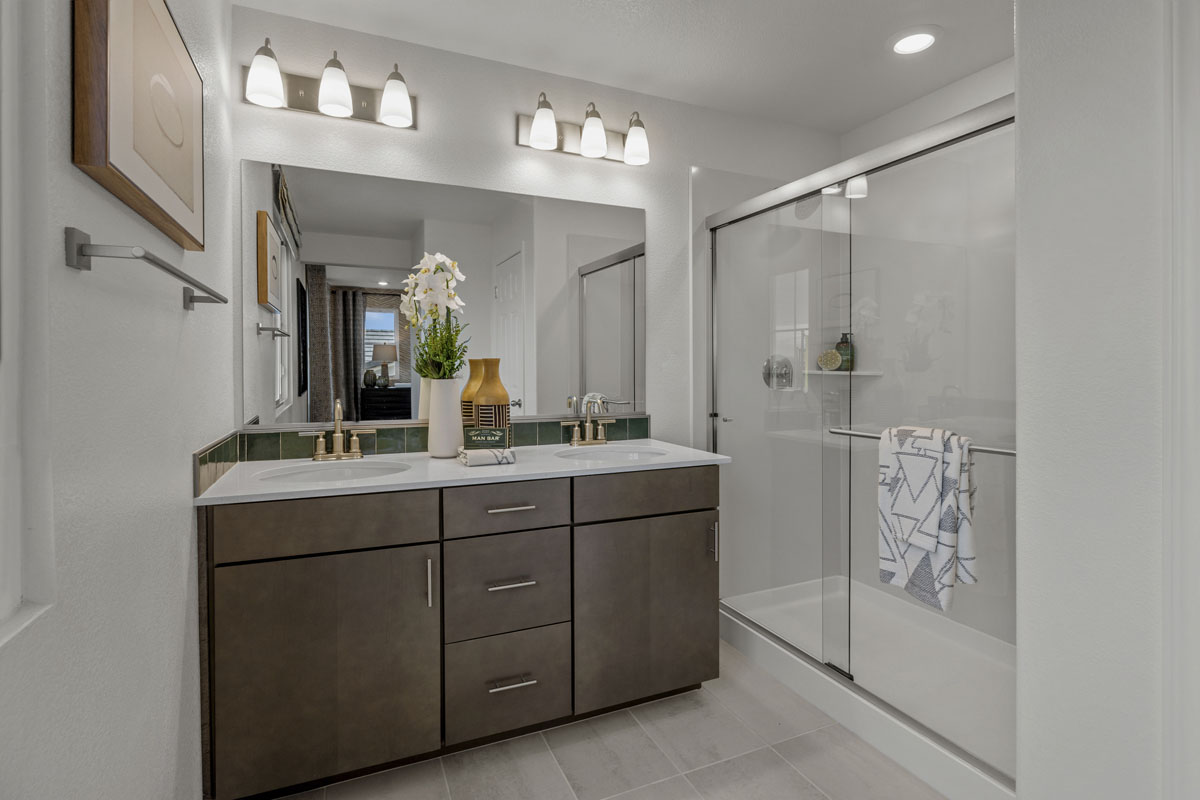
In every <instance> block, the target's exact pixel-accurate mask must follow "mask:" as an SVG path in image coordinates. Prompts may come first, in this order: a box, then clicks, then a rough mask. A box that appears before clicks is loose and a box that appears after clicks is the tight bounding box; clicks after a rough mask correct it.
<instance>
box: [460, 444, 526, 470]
mask: <svg viewBox="0 0 1200 800" xmlns="http://www.w3.org/2000/svg"><path fill="white" fill-rule="evenodd" d="M458 460H459V461H460V462H462V463H463V464H466V465H467V466H468V467H486V466H489V465H491V466H495V465H496V464H515V463H517V454H516V453H514V452H513V451H512V449H511V448H507V449H504V450H467V449H466V448H465V447H460V448H458Z"/></svg>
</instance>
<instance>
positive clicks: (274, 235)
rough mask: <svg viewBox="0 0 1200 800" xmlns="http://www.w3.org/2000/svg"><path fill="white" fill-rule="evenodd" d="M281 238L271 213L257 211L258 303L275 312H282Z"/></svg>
mask: <svg viewBox="0 0 1200 800" xmlns="http://www.w3.org/2000/svg"><path fill="white" fill-rule="evenodd" d="M282 250H283V240H282V239H281V238H280V236H279V231H277V230H276V229H275V223H274V222H272V221H271V215H270V213H269V212H267V211H259V212H258V304H259V305H260V306H266V307H267V308H268V309H270V310H271V311H274V312H275V313H276V314H281V313H283V301H282V300H281V299H280V282H281V280H282V273H283V263H282V261H283V253H282Z"/></svg>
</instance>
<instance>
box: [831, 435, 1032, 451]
mask: <svg viewBox="0 0 1200 800" xmlns="http://www.w3.org/2000/svg"><path fill="white" fill-rule="evenodd" d="M829 432H830V433H832V434H833V435H834V436H850V437H853V438H855V439H879V438H882V436H883V434H880V433H867V432H866V431H852V430H850V429H849V428H830V429H829ZM971 452H972V453H991V454H992V455H997V456H1013V457H1014V458H1015V457H1016V455H1017V451H1016V450H1005V449H1004V448H1002V447H983V446H981V445H977V444H974V443H972V444H971Z"/></svg>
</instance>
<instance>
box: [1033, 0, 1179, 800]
mask: <svg viewBox="0 0 1200 800" xmlns="http://www.w3.org/2000/svg"><path fill="white" fill-rule="evenodd" d="M1169 5H1170V4H1169V3H1167V2H1166V1H1165V0H1144V1H1143V2H1139V3H1128V2H1121V1H1120V0H1102V1H1101V2H1097V1H1096V0H1087V1H1086V2H1085V1H1084V0H1073V1H1072V2H1067V1H1066V0H1057V2H1044V1H1041V2H1040V1H1039V0H1019V1H1018V3H1017V230H1018V236H1017V298H1016V321H1017V328H1016V329H1017V364H1018V367H1017V441H1018V445H1017V446H1018V448H1019V449H1020V457H1019V459H1018V461H1017V496H1018V498H1019V500H1018V503H1017V562H1016V563H1017V747H1018V755H1017V786H1018V787H1019V788H1020V796H1021V798H1022V800H1052V799H1053V800H1061V798H1068V797H1070V798H1076V797H1079V798H1082V797H1095V798H1123V797H1137V798H1156V797H1161V796H1162V794H1161V789H1162V768H1163V767H1162V757H1163V733H1162V731H1163V714H1162V706H1163V695H1162V687H1163V680H1162V676H1163V669H1164V665H1163V655H1162V654H1163V636H1162V614H1163V595H1162V588H1161V587H1162V578H1163V564H1164V562H1163V542H1162V530H1163V503H1164V495H1163V477H1164V475H1163V442H1164V434H1166V435H1168V436H1170V435H1172V433H1171V432H1170V431H1164V428H1163V406H1164V393H1163V386H1164V380H1165V378H1166V375H1165V372H1164V333H1165V331H1164V323H1163V320H1164V311H1165V308H1166V305H1165V298H1166V289H1167V284H1166V280H1165V279H1166V275H1167V274H1168V269H1169V265H1170V260H1169V252H1168V251H1167V249H1166V247H1165V243H1166V235H1167V223H1166V220H1167V219H1168V214H1169V211H1170V209H1169V207H1168V206H1167V202H1168V200H1169V197H1170V195H1169V187H1170V184H1169V179H1168V177H1169V176H1168V174H1167V170H1166V164H1167V160H1166V150H1165V145H1166V143H1167V136H1166V122H1167V119H1168V117H1167V114H1168V110H1169V107H1168V104H1167V98H1168V94H1167V93H1168V88H1169V87H1168V85H1167V83H1166V78H1167V76H1168V75H1169V65H1170V62H1169V52H1165V51H1164V43H1165V42H1164V33H1165V32H1166V31H1167V30H1168V28H1167V26H1166V22H1165V19H1164V13H1165V10H1166V9H1167V8H1169ZM1193 139H1194V132H1193ZM1189 224H1193V223H1191V222H1190V221H1189ZM1192 268H1193V269H1194V266H1193V267H1192ZM1191 313H1192V314H1193V315H1194V314H1195V309H1191ZM1192 413H1193V414H1194V409H1193V410H1192ZM1189 491H1193V492H1194V487H1189ZM1194 532H1195V531H1194V521H1193V529H1192V531H1191V533H1193V534H1194ZM1190 580H1192V581H1193V582H1194V576H1191V578H1190ZM1195 755H1196V754H1195V752H1192V753H1191V754H1190V757H1191V758H1192V759H1193V760H1194V759H1195ZM1177 796H1178V797H1180V798H1182V797H1184V796H1191V797H1194V796H1195V794H1194V793H1192V794H1189V795H1177Z"/></svg>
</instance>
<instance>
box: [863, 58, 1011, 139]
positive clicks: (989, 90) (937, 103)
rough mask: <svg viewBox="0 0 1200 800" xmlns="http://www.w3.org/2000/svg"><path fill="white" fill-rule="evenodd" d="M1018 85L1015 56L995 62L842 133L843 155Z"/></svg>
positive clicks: (929, 123) (986, 100)
mask: <svg viewBox="0 0 1200 800" xmlns="http://www.w3.org/2000/svg"><path fill="white" fill-rule="evenodd" d="M1015 85H1016V65H1015V61H1014V59H1011V58H1009V59H1006V60H1004V61H1001V62H1000V63H998V64H993V65H992V66H990V67H986V68H985V69H982V70H980V71H979V72H976V73H975V74H973V75H968V76H967V77H965V78H962V79H960V80H957V81H955V82H954V83H951V84H948V85H946V86H943V87H942V88H941V89H938V90H937V91H935V92H930V93H929V94H927V95H925V96H924V97H921V98H918V99H916V100H914V101H912V102H911V103H908V104H906V105H903V106H901V107H900V108H897V109H895V110H893V111H890V112H888V113H887V114H884V115H882V116H880V117H876V118H875V119H873V120H871V121H870V122H867V123H864V124H862V125H860V126H858V127H857V128H855V129H854V130H852V131H849V132H847V133H844V134H842V139H841V148H842V158H844V159H845V158H852V157H854V156H856V155H859V154H860V153H865V152H866V151H868V150H871V149H873V148H876V147H879V146H880V145H885V144H887V143H889V142H893V141H895V140H896V139H900V138H902V137H904V136H908V135H909V134H912V133H916V132H918V131H921V130H924V129H925V128H928V127H930V126H932V125H936V124H937V123H939V122H942V121H944V120H947V119H950V118H951V117H954V116H958V115H959V114H962V113H964V112H966V111H970V110H971V109H973V108H977V107H979V106H981V105H983V104H984V103H989V102H991V101H992V100H996V99H998V98H1000V97H1004V96H1005V95H1008V94H1012V92H1013V88H1014V87H1015Z"/></svg>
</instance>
